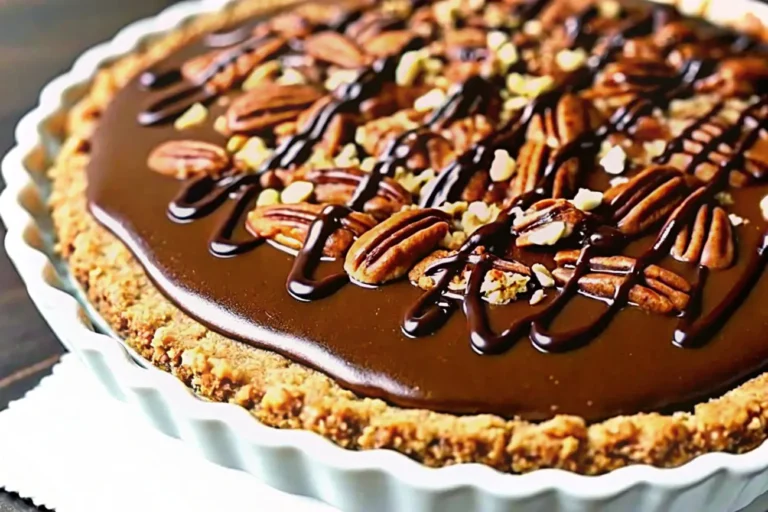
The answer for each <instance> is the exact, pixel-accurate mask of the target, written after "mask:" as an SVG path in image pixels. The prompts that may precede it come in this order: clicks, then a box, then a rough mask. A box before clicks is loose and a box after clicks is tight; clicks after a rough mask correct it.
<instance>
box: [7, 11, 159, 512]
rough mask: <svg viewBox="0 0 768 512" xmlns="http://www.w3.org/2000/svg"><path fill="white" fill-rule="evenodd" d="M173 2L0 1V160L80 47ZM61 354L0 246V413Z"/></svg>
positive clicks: (10, 500)
mask: <svg viewBox="0 0 768 512" xmlns="http://www.w3.org/2000/svg"><path fill="white" fill-rule="evenodd" d="M172 3H174V2H173V1H172V0H131V1H126V0H0V155H4V154H5V153H6V152H7V151H8V149H9V148H10V147H11V146H12V144H13V128H14V126H15V124H16V122H17V121H18V119H19V118H20V117H21V116H22V115H23V114H24V112H26V111H27V110H29V109H30V108H31V107H32V106H33V105H34V103H35V101H36V98H37V94H38V92H39V90H40V88H41V87H42V86H43V85H45V83H47V82H48V81H49V80H50V79H51V78H53V77H54V76H56V75H58V74H60V73H61V72H63V71H65V70H66V69H68V68H69V67H70V66H71V65H72V62H73V61H74V59H75V58H76V57H77V56H78V55H79V54H80V53H82V52H83V50H85V49H86V48H88V47H90V46H93V45H94V44H97V43H99V42H101V41H105V40H107V39H109V38H111V37H112V36H113V35H114V34H115V33H116V32H117V31H118V30H119V29H120V28H121V27H122V26H124V25H126V24H127V23H129V22H131V21H134V20H137V19H140V18H143V17H146V16H150V15H153V14H155V13H157V12H159V11H160V10H161V9H162V8H164V7H166V6H168V5H170V4H172ZM0 185H1V183H0ZM0 236H2V237H4V236H5V230H4V228H2V227H0ZM62 352H63V349H62V347H61V345H60V344H59V343H58V341H57V340H56V339H55V337H54V336H53V334H52V333H51V331H50V330H49V328H48V326H47V325H46V324H45V322H44V321H43V320H42V318H41V317H40V315H39V314H38V313H37V311H36V310H35V307H34V306H33V305H32V303H31V302H30V300H29V298H28V297H27V296H26V292H25V290H24V286H23V285H22V283H21V281H20V280H19V278H18V276H17V275H16V272H15V270H14V269H13V266H12V265H11V264H10V262H9V261H8V259H7V258H6V256H5V252H4V250H3V249H0V410H1V409H4V408H5V407H6V406H7V404H8V402H9V401H11V400H14V399H17V398H20V397H21V396H23V395H24V393H25V392H26V391H27V390H29V389H30V388H32V387H33V386H34V385H35V384H37V382H38V381H39V380H40V379H41V378H42V377H43V376H45V375H47V374H48V372H49V371H50V368H51V367H52V366H53V365H54V364H55V363H56V361H58V359H59V356H60V355H61V353H62ZM40 462H41V463H44V461H40ZM0 464H2V455H1V454H0ZM32 510H38V509H37V508H35V507H34V506H32V505H31V503H29V502H27V501H24V500H20V499H19V498H18V497H17V496H13V495H11V494H7V493H3V492H2V491H0V512H21V511H24V512H27V511H32Z"/></svg>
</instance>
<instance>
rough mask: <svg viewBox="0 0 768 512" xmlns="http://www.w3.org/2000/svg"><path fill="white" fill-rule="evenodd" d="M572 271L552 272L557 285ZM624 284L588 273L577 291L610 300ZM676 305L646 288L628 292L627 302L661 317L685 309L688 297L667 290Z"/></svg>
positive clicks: (614, 277) (611, 276) (618, 278)
mask: <svg viewBox="0 0 768 512" xmlns="http://www.w3.org/2000/svg"><path fill="white" fill-rule="evenodd" d="M573 274H574V270H573V269H570V268H556V269H555V270H554V271H553V272H552V276H553V277H554V278H555V281H557V283H558V284H560V285H563V284H565V283H567V282H568V281H570V280H571V278H572V277H573ZM623 282H624V277H622V276H617V275H614V274H602V273H590V274H586V275H584V276H582V277H581V278H580V279H579V290H580V291H581V292H582V293H584V294H586V295H591V296H593V297H598V298H601V299H610V298H612V297H613V296H614V294H615V293H616V289H617V288H618V287H619V286H621V284H622V283H623ZM669 293H671V294H672V295H673V297H674V298H675V300H676V302H677V304H675V302H673V301H672V298H670V297H668V296H666V295H665V294H664V293H662V292H659V291H657V290H654V289H652V288H650V287H648V286H643V285H639V284H636V285H634V286H633V287H632V288H631V289H630V290H629V301H630V303H631V304H634V305H637V306H638V307H640V308H642V309H644V310H646V311H650V312H651V313H657V314H661V315H672V314H675V313H678V312H680V311H682V310H683V309H685V306H686V304H688V300H690V296H688V295H687V294H684V293H681V292H676V291H674V290H669Z"/></svg>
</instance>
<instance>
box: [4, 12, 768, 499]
mask: <svg viewBox="0 0 768 512" xmlns="http://www.w3.org/2000/svg"><path fill="white" fill-rule="evenodd" d="M228 3H230V0H203V1H191V2H184V3H181V4H178V5H176V6H174V7H172V8H170V9H168V10H166V11H164V12H163V13H162V14H160V15H158V16H157V17H154V18H151V19H147V20H143V21H140V22H137V23H134V24H132V25H130V26H128V27H126V28H125V29H124V30H122V31H121V32H120V33H119V34H118V35H117V36H116V37H115V39H113V40H112V41H111V42H109V43H106V44H103V45H100V46H97V47H95V48H93V49H91V50H89V51H88V52H86V53H85V54H83V55H82V56H81V57H80V58H79V59H78V60H77V62H76V63H75V65H74V67H73V68H72V70H71V71H70V72H69V73H66V74H65V75H62V76H61V77H59V78H57V79H56V80H54V81H53V82H51V83H50V84H49V85H48V86H47V87H45V89H44V90H43V92H42V94H41V95H40V104H39V106H38V107H37V108H36V109H35V110H33V111H32V112H30V113H29V114H28V115H27V116H26V117H25V118H24V119H23V120H22V121H21V122H20V123H19V125H18V128H17V130H16V140H17V146H16V147H15V148H14V149H13V150H12V151H11V152H10V153H9V154H8V155H7V156H6V157H5V159H4V160H3V162H2V173H3V176H4V177H5V180H6V183H7V184H8V187H7V189H6V190H5V191H4V193H3V194H2V197H0V214H1V215H2V218H3V220H4V221H5V224H6V226H7V227H8V234H7V237H6V247H7V251H8V254H9V256H10V257H11V259H12V260H13V262H14V263H15V265H16V266H17V268H18V271H19V273H20V274H21V276H22V278H23V280H24V282H25V283H26V285H27V287H28V290H29V294H30V296H31V297H32V299H33V300H34V302H35V304H36V305H37V307H38V308H39V309H40V311H41V313H42V314H43V316H44V317H45V319H46V320H47V321H48V323H49V324H50V325H51V327H52V328H53V330H54V331H55V332H56V334H57V335H58V336H59V337H60V338H61V340H62V343H64V345H66V347H67V348H68V349H69V350H71V351H73V352H75V353H77V354H78V355H79V356H80V357H81V358H82V359H83V361H85V363H86V364H87V366H88V367H89V368H90V369H91V370H92V371H93V373H94V374H95V375H96V376H97V377H98V379H99V380H100V381H101V382H102V383H103V384H104V386H105V387H106V388H107V389H109V391H110V392H111V393H112V394H113V395H114V396H115V397H116V398H119V399H121V400H124V401H126V402H129V403H131V404H133V405H134V406H135V408H136V409H137V410H138V411H141V413H142V414H143V415H144V416H146V418H147V419H149V420H150V421H151V422H152V423H153V424H154V425H156V426H157V428H159V429H160V430H162V431H163V432H166V433H168V434H170V435H172V436H175V437H179V438H181V439H183V440H184V441H186V442H188V443H191V444H193V445H194V446H196V447H197V448H198V449H200V451H202V453H203V454H204V455H205V456H206V457H208V458H209V459H211V460H212V461H214V462H217V463H219V464H222V465H225V466H229V467H233V468H240V469H243V470H245V471H248V472H250V473H252V474H254V475H256V476H257V477H258V478H260V479H261V480H264V481H265V482H267V483H269V484H271V485H273V486H275V487H277V488H280V489H282V490H285V491H288V492H293V493H297V494H304V495H309V496H313V497H316V498H318V499H321V500H323V501H326V502H328V503H330V504H332V505H335V506H337V507H339V508H341V509H343V510H349V511H356V510H361V511H363V510H364V511H372V510H396V511H406V510H411V511H432V510H434V511H448V510H456V511H466V510H480V511H500V510H516V511H526V512H527V511H534V510H536V511H539V510H540V511H556V510H563V511H568V512H571V511H587V510H621V511H625V510H633V511H634V510H638V511H639V510H644V511H646V510H647V511H662V510H664V511H667V510H673V511H683V512H689V511H713V512H715V511H716V512H729V511H736V510H739V509H741V508H742V507H744V506H746V505H747V504H749V503H750V502H751V501H752V500H754V499H755V498H756V497H758V496H759V495H761V494H762V493H764V492H765V491H766V490H768V444H764V445H763V446H761V447H759V448H757V449H756V450H754V451H752V452H750V453H747V454H743V455H730V454H723V453H713V454H708V455H704V456H701V457H699V458H697V459H695V460H693V461H692V462H690V463H688V464H686V465H684V466H682V467H679V468H676V469H658V468H654V467H650V466H634V467H628V468H623V469H619V470H617V471H614V472H612V473H609V474H607V475H603V476H599V477H586V476H581V475H576V474H572V473H568V472H565V471H560V470H540V471H535V472H533V473H529V474H525V475H507V474H502V473H499V472H497V471H495V470H493V469H490V468H488V467H485V466H482V465H478V464H467V465H460V466H454V467H448V468H442V469H431V468H427V467H425V466H422V465H420V464H418V463H416V462H414V461H412V460H410V459H408V458H406V457H405V456H404V455H401V454H399V453H395V452H391V451H385V450H374V451H365V452H353V451H347V450H344V449H342V448H339V447H338V446H336V445H334V444H332V443H331V442H330V441H327V440H326V439H324V438H322V437H320V436H319V435H317V434H314V433H310V432H305V431H294V430H277V429H273V428H269V427H266V426H264V425H261V424H260V423H258V422H257V421H256V420H255V419H253V417H251V416H250V415H249V414H248V413H247V412H246V411H245V410H243V409H241V408H239V407H236V406H234V405H229V404H219V403H209V402H205V401H203V400H200V399H197V398H196V397H195V396H194V395H193V394H192V393H191V392H190V391H189V390H188V389H187V388H186V387H185V386H184V385H183V384H182V383H181V382H179V381H178V380H176V379H175V378H174V377H172V376H171V375H169V374H166V373H164V372H162V371H160V370H157V369H155V368H154V367H152V366H151V365H150V364H149V363H147V362H142V361H141V360H140V358H138V357H137V356H136V355H135V354H131V351H130V350H129V349H127V348H126V347H125V346H124V345H123V344H122V343H121V342H120V341H119V340H118V339H117V338H116V337H115V336H114V335H110V334H109V333H108V329H106V326H105V325H103V322H101V321H100V320H99V319H98V316H97V315H95V314H94V312H93V311H92V310H90V309H89V308H88V306H87V304H86V303H85V301H83V299H82V296H81V295H79V294H78V293H77V289H76V286H75V285H74V284H73V282H72V280H71V279H70V278H69V277H68V276H67V272H66V267H65V265H64V264H63V263H62V262H61V261H60V260H59V259H58V258H56V256H55V255H54V254H53V252H52V249H51V248H52V242H53V234H52V230H51V225H50V218H49V216H48V212H47V210H46V208H45V205H44V203H45V201H44V197H45V193H46V190H47V187H46V179H45V176H44V171H45V168H46V165H48V163H49V162H50V160H51V157H52V155H54V154H55V151H56V150H57V143H58V142H59V140H60V127H61V120H62V118H63V114H64V113H65V112H66V110H67V109H68V108H69V107H70V106H71V105H72V104H73V102H75V101H76V100H77V99H78V98H79V97H81V96H82V95H83V94H84V92H85V90H86V89H87V85H88V83H89V81H90V80H91V78H92V77H93V75H94V73H95V71H96V70H97V69H98V68H99V67H100V66H103V65H104V64H105V63H107V62H109V61H112V60H114V59H115V58H117V57H119V56H121V55H125V54H126V53H129V52H130V51H131V50H133V49H134V48H136V47H137V45H138V44H139V43H140V42H141V41H142V40H145V39H146V38H147V37H149V36H151V35H153V34H159V33H162V32H167V31H169V30H173V29H174V28H176V27H178V26H179V25H180V24H181V23H183V22H184V21H185V20H187V19H189V18H190V17H191V16H194V15H197V14H199V13H202V12H207V11H211V10H215V9H219V8H221V7H223V6H224V5H226V4H228ZM714 4H717V6H715V5H714ZM724 6H727V12H728V13H729V16H731V17H732V19H739V17H740V16H742V15H743V14H744V13H745V12H752V13H753V14H759V15H760V16H766V18H765V19H768V6H766V5H763V4H757V3H751V2H749V1H748V0H743V1H740V0H732V1H723V2H722V3H721V2H720V1H719V0H714V1H713V2H712V5H710V8H711V9H715V7H717V10H718V11H720V10H721V9H723V8H724ZM684 7H685V6H684ZM94 325H96V326H97V328H98V329H97V330H98V331H101V332H96V330H94V327H93V326H94Z"/></svg>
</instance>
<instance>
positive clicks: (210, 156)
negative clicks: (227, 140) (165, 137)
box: [147, 140, 230, 180]
mask: <svg viewBox="0 0 768 512" xmlns="http://www.w3.org/2000/svg"><path fill="white" fill-rule="evenodd" d="M229 165H230V158H229V155H228V154H227V152H226V151H225V150H224V149H223V148H220V147H219V146H216V145H215V144H210V143H208V142H201V141H198V140H172V141H168V142H164V143H162V144H160V145H159V146H157V147H156V148H155V149H154V150H153V151H152V153H150V155H149V158H147V166H148V167H149V168H150V169H152V170H153V171H155V172H159V173H160V174H165V175H166V176H172V177H174V178H177V179H180V180H183V179H186V178H189V177H191V176H195V175H197V174H208V175H211V176H215V175H218V174H220V173H221V172H222V171H224V170H226V169H227V168H228V167H229Z"/></svg>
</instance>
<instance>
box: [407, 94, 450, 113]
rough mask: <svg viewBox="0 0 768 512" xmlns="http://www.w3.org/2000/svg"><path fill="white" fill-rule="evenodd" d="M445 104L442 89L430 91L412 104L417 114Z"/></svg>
mask: <svg viewBox="0 0 768 512" xmlns="http://www.w3.org/2000/svg"><path fill="white" fill-rule="evenodd" d="M444 102H445V92H444V91H443V90H442V89H432V90H431V91H429V92H428V93H426V94H424V95H423V96H421V97H420V98H418V99H417V100H416V101H415V102H414V103H413V108H415V109H416V110H418V111H419V112H428V111H430V110H434V109H436V108H437V107H439V106H440V105H442V104H443V103H444Z"/></svg>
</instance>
